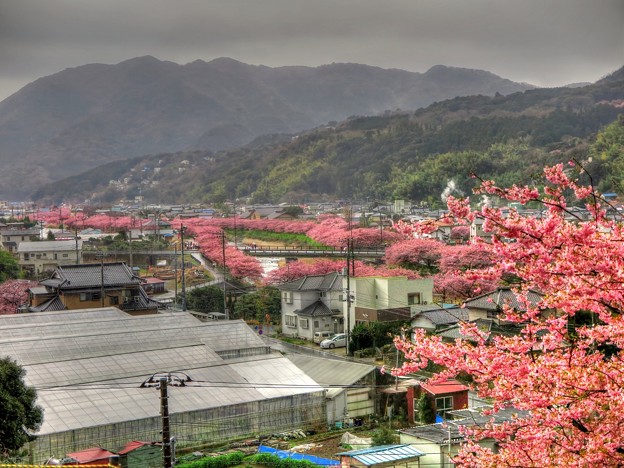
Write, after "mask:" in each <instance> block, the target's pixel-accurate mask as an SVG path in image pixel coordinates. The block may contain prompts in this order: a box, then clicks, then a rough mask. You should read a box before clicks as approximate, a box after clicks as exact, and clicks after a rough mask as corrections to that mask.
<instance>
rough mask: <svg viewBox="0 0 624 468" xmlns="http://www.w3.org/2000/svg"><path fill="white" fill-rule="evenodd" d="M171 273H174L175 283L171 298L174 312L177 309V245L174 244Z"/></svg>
mask: <svg viewBox="0 0 624 468" xmlns="http://www.w3.org/2000/svg"><path fill="white" fill-rule="evenodd" d="M173 251H174V254H173V258H174V260H173V262H174V263H173V271H174V277H175V281H174V282H173V283H174V287H175V294H174V296H173V303H174V305H175V308H176V310H177V309H178V244H177V243H175V244H173Z"/></svg>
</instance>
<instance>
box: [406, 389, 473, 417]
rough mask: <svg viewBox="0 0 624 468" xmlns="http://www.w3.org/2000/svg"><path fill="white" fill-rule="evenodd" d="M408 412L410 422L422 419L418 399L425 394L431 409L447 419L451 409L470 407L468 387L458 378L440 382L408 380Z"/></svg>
mask: <svg viewBox="0 0 624 468" xmlns="http://www.w3.org/2000/svg"><path fill="white" fill-rule="evenodd" d="M408 382H409V383H411V385H408V386H407V394H406V397H407V413H408V420H409V421H410V422H412V423H413V422H416V421H419V420H420V415H419V414H418V400H419V399H420V398H421V397H422V395H425V397H426V398H427V400H428V402H429V407H430V408H431V411H432V413H433V414H435V415H436V416H439V417H441V418H444V419H447V414H446V413H448V412H449V411H453V410H460V409H464V408H468V387H466V386H465V385H463V384H461V383H460V382H458V381H457V380H447V381H445V382H441V383H438V384H430V383H423V382H420V381H418V380H410V381H408Z"/></svg>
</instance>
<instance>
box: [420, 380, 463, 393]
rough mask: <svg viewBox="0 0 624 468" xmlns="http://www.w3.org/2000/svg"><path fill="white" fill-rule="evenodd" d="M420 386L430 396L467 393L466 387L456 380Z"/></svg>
mask: <svg viewBox="0 0 624 468" xmlns="http://www.w3.org/2000/svg"><path fill="white" fill-rule="evenodd" d="M420 386H421V387H422V388H423V389H424V390H426V391H427V392H429V393H431V394H432V395H441V394H443V393H458V392H463V391H467V390H468V387H466V386H465V385H463V384H461V383H459V382H458V381H457V380H447V381H446V382H441V383H438V384H420Z"/></svg>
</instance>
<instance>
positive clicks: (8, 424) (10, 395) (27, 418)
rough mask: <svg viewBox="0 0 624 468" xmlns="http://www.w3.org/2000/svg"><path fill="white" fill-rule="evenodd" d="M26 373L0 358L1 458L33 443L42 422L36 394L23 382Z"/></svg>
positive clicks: (15, 364)
mask: <svg viewBox="0 0 624 468" xmlns="http://www.w3.org/2000/svg"><path fill="white" fill-rule="evenodd" d="M25 374H26V372H25V371H24V369H23V368H22V367H21V366H19V365H18V364H17V363H16V362H15V361H13V360H11V359H10V358H8V357H6V358H2V359H0V457H2V456H7V455H11V454H12V453H13V452H15V451H17V450H18V449H20V448H21V447H22V446H23V445H24V444H26V443H27V442H29V441H30V440H32V436H30V435H29V433H32V432H35V431H36V430H37V429H39V426H41V423H42V422H43V409H42V408H41V407H40V406H37V404H36V400H37V392H36V391H35V389H33V388H31V387H28V386H27V385H26V384H25V383H24V375H25Z"/></svg>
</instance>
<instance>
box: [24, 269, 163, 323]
mask: <svg viewBox="0 0 624 468" xmlns="http://www.w3.org/2000/svg"><path fill="white" fill-rule="evenodd" d="M143 283H144V280H143V279H141V278H139V277H138V276H136V275H134V274H133V273H132V270H131V269H130V268H129V267H128V266H127V265H126V264H125V263H123V262H116V263H92V264H84V265H61V266H59V267H57V268H56V269H55V270H54V273H53V274H52V276H51V277H50V278H47V279H45V280H43V281H40V282H39V285H38V286H36V287H34V288H31V289H30V290H29V293H30V298H29V308H28V310H29V312H44V311H49V310H67V309H90V308H94V307H106V306H115V307H117V308H119V309H121V310H123V311H125V312H128V313H130V314H134V315H141V314H147V313H155V312H156V311H157V310H158V309H159V308H162V306H161V304H160V303H159V302H157V301H154V300H152V299H150V298H149V297H148V296H147V294H146V293H145V291H144V290H143V287H142V285H143Z"/></svg>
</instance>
